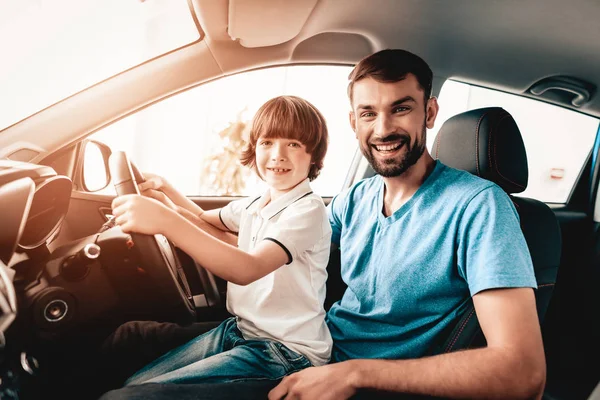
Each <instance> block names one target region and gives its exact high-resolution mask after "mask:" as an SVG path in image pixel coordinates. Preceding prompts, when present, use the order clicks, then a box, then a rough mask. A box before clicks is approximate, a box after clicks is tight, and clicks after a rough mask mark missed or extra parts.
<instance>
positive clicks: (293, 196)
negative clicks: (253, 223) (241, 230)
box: [248, 178, 312, 219]
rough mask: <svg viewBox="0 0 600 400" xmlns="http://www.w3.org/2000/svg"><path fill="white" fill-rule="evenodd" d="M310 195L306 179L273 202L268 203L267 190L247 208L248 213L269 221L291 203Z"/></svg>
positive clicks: (308, 183)
mask: <svg viewBox="0 0 600 400" xmlns="http://www.w3.org/2000/svg"><path fill="white" fill-rule="evenodd" d="M311 193H312V189H311V187H310V181H309V179H308V178H306V179H305V180H303V181H302V182H300V183H299V184H297V185H296V187H294V188H293V189H292V190H290V191H289V192H287V193H285V194H283V195H282V196H280V197H279V198H278V199H276V200H274V201H270V200H271V191H270V190H267V191H266V192H265V193H264V194H263V195H262V196H261V197H260V198H259V199H258V200H256V201H254V202H253V203H252V204H250V206H248V213H249V214H260V216H261V217H262V218H263V219H270V218H273V217H274V216H275V215H277V214H279V213H280V212H281V211H283V210H284V209H285V208H286V207H288V206H289V205H290V204H292V203H293V202H295V201H297V200H299V199H300V198H302V197H304V196H307V195H309V194H311ZM265 204H266V205H265Z"/></svg>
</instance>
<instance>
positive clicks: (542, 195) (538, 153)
mask: <svg viewBox="0 0 600 400" xmlns="http://www.w3.org/2000/svg"><path fill="white" fill-rule="evenodd" d="M439 104H440V113H439V115H438V118H437V120H436V122H435V126H434V128H433V129H432V130H430V131H429V132H428V136H427V146H428V148H429V149H430V150H431V146H432V145H433V141H434V139H435V136H436V135H437V133H438V131H439V129H440V127H441V126H442V124H443V123H444V121H446V120H447V119H449V118H450V117H452V116H453V115H456V114H459V113H462V112H464V111H467V110H473V109H477V108H483V107H493V106H497V107H502V108H504V109H505V110H506V111H508V112H509V113H511V114H512V116H513V117H514V119H515V121H516V122H517V125H518V126H519V129H520V131H521V135H522V136H523V142H524V143H525V149H526V151H527V163H528V167H529V182H528V184H527V189H526V190H525V191H524V192H522V193H519V194H517V196H524V197H530V198H534V199H537V200H540V201H543V202H546V203H566V202H567V201H568V199H569V195H570V193H571V191H572V189H573V186H574V185H575V182H576V181H577V178H578V176H579V175H580V173H581V170H582V169H583V167H584V164H585V161H586V159H587V157H588V155H589V153H590V150H591V149H592V146H593V145H594V139H595V137H596V134H597V132H598V119H597V118H594V117H590V116H587V115H584V114H581V113H578V112H575V111H571V110H568V109H565V108H562V107H559V106H555V105H552V104H548V103H544V102H541V101H537V100H533V99H530V98H526V97H521V96H517V95H513V94H508V93H504V92H500V91H497V90H492V89H487V88H483V87H478V86H474V85H469V84H466V83H462V82H457V81H453V80H447V81H446V82H445V83H444V85H443V86H442V89H441V92H440V96H439Z"/></svg>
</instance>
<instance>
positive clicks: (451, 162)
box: [431, 107, 561, 353]
mask: <svg viewBox="0 0 600 400" xmlns="http://www.w3.org/2000/svg"><path fill="white" fill-rule="evenodd" d="M431 153H432V156H433V158H435V159H438V160H440V161H441V162H442V163H444V164H445V165H447V166H450V167H453V168H457V169H461V170H465V171H468V172H470V173H472V174H474V175H477V176H480V177H482V178H484V179H487V180H490V181H492V182H494V183H496V184H497V185H499V186H500V187H501V188H502V189H503V190H504V191H505V192H506V193H508V194H509V195H512V194H515V193H521V192H523V191H524V190H525V188H526V187H527V180H528V168H527V155H526V153H525V146H524V144H523V139H522V138H521V133H520V131H519V128H518V127H517V124H516V122H515V120H514V119H513V117H512V116H511V115H510V114H509V113H508V112H507V111H506V110H504V109H502V108H499V107H490V108H482V109H477V110H471V111H467V112H465V113H462V114H459V115H456V116H454V117H452V118H450V119H449V120H448V121H446V122H445V123H444V125H443V126H442V128H441V129H440V131H439V133H438V135H437V137H436V139H435V142H434V144H433V148H432V151H431ZM510 198H511V199H512V201H513V203H514V204H515V208H516V209H517V212H518V213H519V216H520V221H521V229H522V230H523V234H524V236H525V240H526V241H527V246H528V247H529V251H530V253H531V258H532V261H533V267H534V270H535V276H536V279H537V283H538V289H537V291H536V293H535V297H536V302H537V311H538V316H539V319H540V323H541V322H542V320H543V318H544V315H545V313H546V309H547V308H548V304H549V302H550V297H551V296H552V290H553V288H554V284H555V283H556V275H557V272H558V266H559V264H560V252H561V236H560V227H559V224H558V221H557V219H556V216H555V215H554V213H553V212H552V210H551V209H550V208H549V207H548V206H547V205H546V204H544V203H542V202H540V201H537V200H534V199H528V198H524V197H516V196H510ZM484 345H485V338H484V337H483V334H482V332H481V329H480V327H479V322H478V321H477V315H476V313H475V312H474V308H473V304H471V305H470V308H469V309H468V310H467V311H466V312H465V314H464V315H463V316H462V318H461V319H460V320H459V321H458V323H457V324H456V325H455V326H454V327H453V330H452V332H450V334H449V335H448V336H445V340H444V342H443V343H442V345H441V346H440V347H437V348H436V349H435V350H434V351H433V352H434V353H440V352H451V351H456V350H460V349H466V348H473V347H481V346H484Z"/></svg>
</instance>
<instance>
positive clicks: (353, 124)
mask: <svg viewBox="0 0 600 400" xmlns="http://www.w3.org/2000/svg"><path fill="white" fill-rule="evenodd" d="M348 117H349V118H350V126H351V127H352V130H353V131H354V133H356V115H355V114H354V111H350V113H349V114H348Z"/></svg>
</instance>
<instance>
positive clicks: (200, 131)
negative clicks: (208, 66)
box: [91, 66, 357, 196]
mask: <svg viewBox="0 0 600 400" xmlns="http://www.w3.org/2000/svg"><path fill="white" fill-rule="evenodd" d="M350 70H351V67H345V66H291V67H276V68H269V69H262V70H257V71H251V72H246V73H242V74H238V75H233V76H229V77H225V78H222V79H219V80H216V81H213V82H209V83H206V84H203V85H200V86H198V87H196V88H193V89H191V90H188V91H186V92H184V93H181V94H178V95H176V96H173V97H171V98H169V99H166V100H164V101H162V102H160V103H157V104H154V105H152V106H151V107H148V108H146V109H145V110H142V111H140V112H138V113H136V114H134V115H131V116H129V117H127V118H124V119H122V120H121V121H118V122H116V123H114V124H112V125H110V126H108V127H106V128H104V129H103V130H101V131H98V132H96V133H95V134H93V135H92V136H91V137H92V138H93V139H95V140H98V141H100V142H103V143H105V144H107V145H109V146H110V147H111V148H112V149H113V150H123V151H125V152H127V153H128V154H129V156H130V157H131V159H132V160H133V161H135V163H136V164H137V165H138V167H139V168H140V170H142V171H147V172H153V173H157V174H159V175H161V176H164V177H165V178H167V179H168V180H169V181H170V182H171V183H172V184H173V185H174V186H175V187H177V188H178V189H179V190H180V191H182V192H183V193H185V194H186V195H200V196H215V195H217V196H218V195H232V196H246V195H251V194H254V193H258V192H260V191H262V190H263V189H264V186H263V184H262V182H261V181H260V180H259V179H258V178H257V177H256V176H255V174H254V173H252V171H250V170H249V169H248V168H246V167H242V166H241V164H240V163H239V160H238V158H239V154H240V151H241V148H242V147H243V145H244V139H245V137H246V136H247V133H248V128H249V122H250V120H251V118H252V117H253V115H254V113H255V112H256V111H257V110H258V108H259V107H260V106H261V105H262V104H263V103H265V102H266V101H267V100H269V99H271V98H273V97H275V96H279V95H283V94H286V95H296V96H300V97H302V98H305V99H306V100H308V101H310V102H311V103H313V104H314V105H315V106H316V107H317V108H318V109H319V110H320V111H321V112H322V113H323V115H324V117H325V119H326V120H327V127H328V131H329V149H328V152H327V155H326V157H325V160H324V167H323V169H322V170H321V173H320V175H319V177H318V178H317V179H316V180H315V181H314V182H313V183H312V187H313V190H314V191H315V193H318V194H320V195H321V196H332V195H335V194H337V193H338V192H339V191H340V190H341V188H342V186H343V183H344V179H345V178H346V174H347V173H348V169H349V166H350V164H351V162H352V157H353V155H354V153H355V152H356V148H357V144H356V140H355V139H354V133H353V132H352V129H351V128H350V124H349V122H348V111H349V109H350V105H349V101H348V98H347V96H346V86H347V83H348V80H347V79H348V74H349V73H350ZM105 192H108V193H114V189H113V188H112V185H110V186H109V187H108V188H107V189H105Z"/></svg>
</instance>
